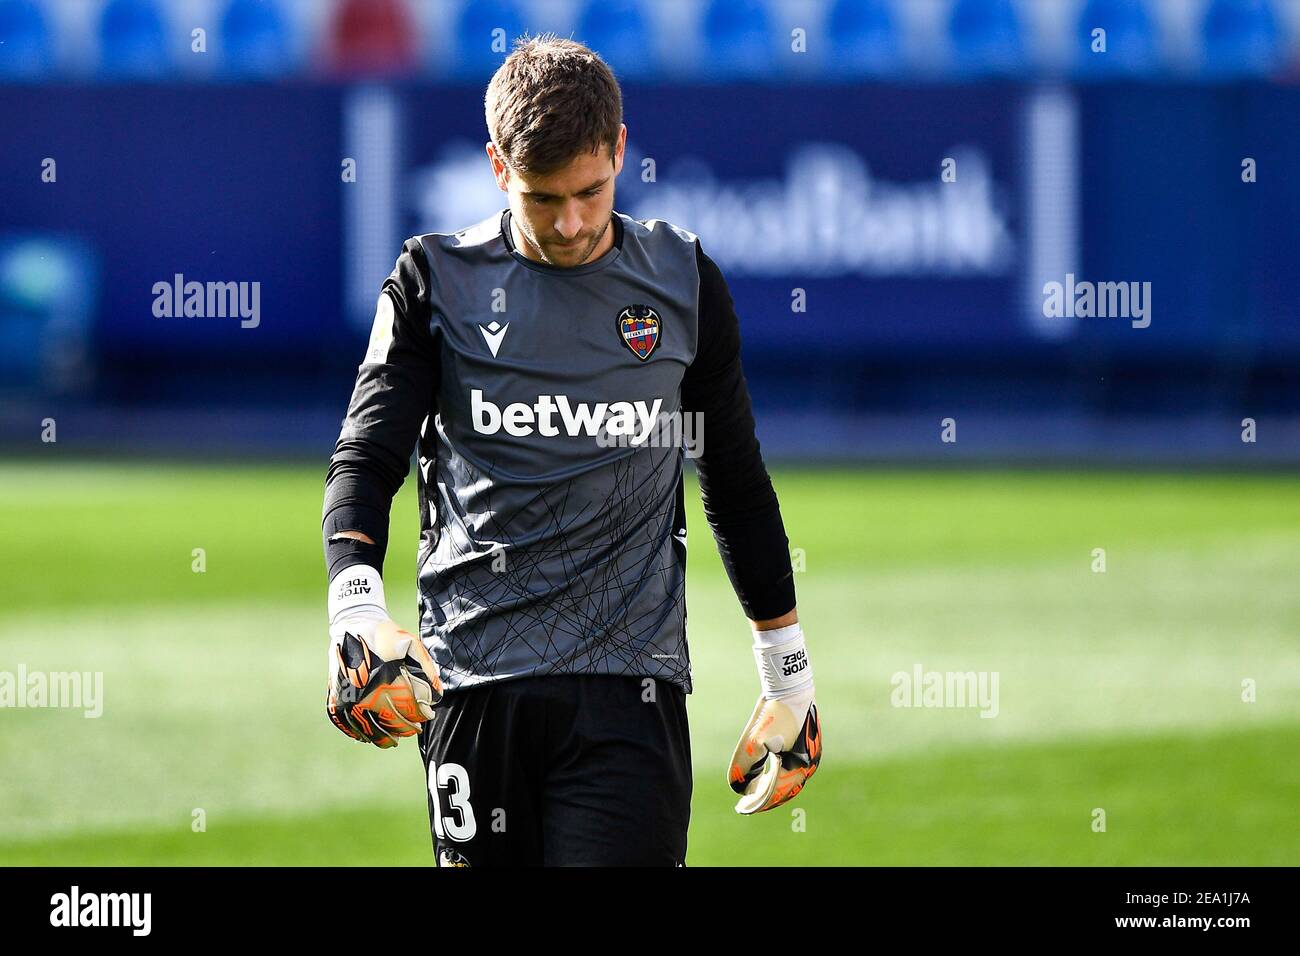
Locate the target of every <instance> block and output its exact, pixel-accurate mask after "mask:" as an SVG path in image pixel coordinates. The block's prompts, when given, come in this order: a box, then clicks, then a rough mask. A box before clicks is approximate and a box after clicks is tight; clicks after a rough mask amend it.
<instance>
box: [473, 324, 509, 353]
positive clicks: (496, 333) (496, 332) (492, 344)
mask: <svg viewBox="0 0 1300 956" xmlns="http://www.w3.org/2000/svg"><path fill="white" fill-rule="evenodd" d="M508 328H510V323H509V322H507V323H506V324H505V325H502V324H501V323H500V322H493V323H491V324H490V325H480V326H479V327H478V330H479V331H480V332H482V333H483V339H484V340H485V341H486V342H487V347H488V348H489V349H491V350H492V357H493V358H496V357H497V349H499V348H501V340H502V339H504V338H505V337H506V329H508Z"/></svg>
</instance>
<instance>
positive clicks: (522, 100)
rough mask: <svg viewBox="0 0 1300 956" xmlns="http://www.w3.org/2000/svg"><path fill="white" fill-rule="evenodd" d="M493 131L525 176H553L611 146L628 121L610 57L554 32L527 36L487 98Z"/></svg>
mask: <svg viewBox="0 0 1300 956" xmlns="http://www.w3.org/2000/svg"><path fill="white" fill-rule="evenodd" d="M483 103H484V108H485V111H486V113H487V126H488V133H489V134H490V135H491V137H492V141H493V142H494V143H496V144H497V149H498V150H499V151H500V153H501V156H502V158H503V159H504V160H505V161H506V163H507V164H508V165H509V166H511V167H512V168H514V169H516V170H519V171H520V172H532V173H540V174H542V175H546V174H548V173H553V172H555V171H556V170H558V169H560V168H562V167H563V166H565V165H566V164H567V163H568V162H569V161H570V160H571V159H572V158H573V157H574V156H576V155H578V154H579V153H580V152H588V153H596V152H598V151H599V149H600V146H601V145H605V146H608V147H609V154H610V156H611V157H612V156H613V155H614V150H615V148H616V147H617V145H618V132H619V126H620V125H621V124H622V122H623V94H622V92H621V91H620V90H619V88H618V81H617V80H616V79H614V74H613V72H612V71H611V70H610V68H609V66H608V65H607V64H606V63H605V61H604V60H602V59H601V58H600V56H599V55H598V54H596V53H595V52H593V51H592V50H591V49H589V48H588V47H586V46H583V45H582V44H581V43H578V42H576V41H574V40H564V39H561V38H560V37H557V36H555V35H554V34H551V33H544V34H542V35H541V36H536V37H529V36H522V37H520V38H519V39H518V40H516V41H515V48H514V51H513V52H511V54H510V55H509V56H508V57H506V61H505V62H504V63H502V64H501V67H500V68H499V69H498V70H497V71H496V74H495V75H494V76H493V77H492V82H490V83H489V84H488V88H487V95H486V96H485V97H484V101H483Z"/></svg>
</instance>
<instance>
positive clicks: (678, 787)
mask: <svg viewBox="0 0 1300 956" xmlns="http://www.w3.org/2000/svg"><path fill="white" fill-rule="evenodd" d="M420 751H421V753H422V754H423V756H424V765H425V771H426V780H427V782H428V787H429V819H430V825H431V828H432V831H433V843H434V852H435V854H436V856H437V861H438V865H439V866H540V865H546V866H681V865H684V864H685V861H686V827H687V824H688V823H689V822H690V815H691V743H690V737H689V734H688V729H687V724H686V694H685V692H684V691H683V690H682V689H681V688H680V687H679V686H677V685H676V684H671V683H668V682H666V681H655V680H652V679H650V678H641V677H620V676H614V675H606V674H582V675H548V676H544V677H527V678H518V679H515V680H506V681H500V682H494V683H489V684H483V685H480V686H477V687H471V688H468V689H465V690H459V691H451V692H449V693H448V694H447V696H446V697H445V698H444V699H443V702H442V703H441V704H440V705H439V706H438V708H437V716H436V717H435V718H434V719H433V720H431V721H429V722H428V723H426V724H425V725H424V728H423V730H422V731H421V733H420Z"/></svg>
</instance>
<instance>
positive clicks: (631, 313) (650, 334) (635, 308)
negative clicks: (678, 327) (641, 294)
mask: <svg viewBox="0 0 1300 956" xmlns="http://www.w3.org/2000/svg"><path fill="white" fill-rule="evenodd" d="M659 328H660V322H659V313H658V312H656V311H655V310H654V309H652V308H650V306H648V305H629V306H628V307H627V308H626V309H624V310H623V311H622V312H620V313H619V314H618V334H619V335H621V336H622V337H623V344H624V345H626V346H627V347H628V348H630V349H631V350H632V354H633V355H635V356H636V357H637V358H639V359H640V360H641V361H643V362H644V361H645V360H646V359H648V358H649V357H650V353H651V352H653V351H654V350H655V346H657V345H658V344H659Z"/></svg>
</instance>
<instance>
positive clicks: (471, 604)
mask: <svg viewBox="0 0 1300 956" xmlns="http://www.w3.org/2000/svg"><path fill="white" fill-rule="evenodd" d="M509 216H510V213H509V211H508V210H507V211H504V212H502V213H497V214H494V215H493V216H492V217H491V218H489V219H487V220H485V221H483V222H481V223H479V224H478V225H475V226H473V227H471V228H468V229H465V230H463V231H461V232H458V233H454V234H442V233H433V234H429V235H423V236H417V237H414V238H411V239H408V240H407V241H406V243H405V244H404V246H403V249H402V254H401V256H400V257H399V259H398V261H397V266H396V268H394V270H393V272H392V274H391V275H390V276H389V277H388V279H387V280H386V281H385V282H384V285H383V289H382V292H381V295H380V297H379V304H378V308H377V314H376V318H375V323H374V328H373V330H372V333H371V337H370V341H369V343H368V345H367V349H366V355H365V358H364V360H363V362H362V364H361V367H360V369H359V370H358V373H357V380H356V386H355V389H354V391H353V394H352V400H351V403H350V405H349V406H348V412H347V417H346V419H345V420H344V422H343V428H342V431H341V433H340V435H339V440H338V444H337V446H336V448H335V452H334V456H333V458H332V460H331V462H330V468H329V474H328V477H327V483H326V496H325V514H324V531H325V537H326V553H327V561H328V563H329V565H330V573H331V575H333V574H334V573H337V572H338V571H339V570H342V569H343V568H346V567H347V566H349V565H351V564H360V563H367V564H372V565H374V566H375V567H381V566H382V560H383V555H384V550H385V547H386V542H387V527H388V511H389V507H390V504H391V500H392V496H393V494H394V492H395V491H396V490H397V488H398V487H399V486H400V484H401V482H402V480H403V478H404V477H405V475H406V473H407V471H408V470H409V466H410V455H411V450H412V447H413V446H414V447H416V448H417V451H418V459H417V460H418V466H419V501H420V514H421V537H420V546H419V552H418V562H419V572H418V579H419V590H420V635H421V637H422V639H423V640H424V642H425V643H426V645H427V646H428V648H429V651H430V653H431V654H432V655H433V657H434V659H435V660H436V661H437V663H438V665H439V667H440V668H441V670H442V676H443V681H444V683H445V684H446V686H447V688H448V689H450V690H454V689H456V688H458V687H467V686H471V685H474V684H480V683H484V682H487V681H493V680H503V679H508V678H512V677H522V676H529V675H544V674H575V673H581V674H590V673H607V674H622V675H638V676H647V677H654V678H661V679H666V680H670V681H673V682H675V683H677V684H680V685H681V686H683V687H684V688H685V689H686V690H687V691H688V692H689V691H690V689H691V672H690V659H689V655H688V651H687V644H686V598H685V581H686V523H685V509H684V502H683V480H682V474H683V467H684V458H685V451H684V448H683V443H682V438H683V436H685V437H686V438H687V439H689V441H690V443H691V447H692V449H693V450H692V452H691V453H692V456H693V457H695V461H696V468H697V470H698V472H699V476H700V486H701V492H702V496H703V501H704V509H705V514H706V516H707V518H708V521H709V523H710V525H711V527H712V529H713V532H714V536H715V538H716V540H717V543H718V547H719V550H720V551H721V554H722V557H723V561H724V564H725V565H726V568H727V571H728V574H729V575H730V577H731V581H732V583H733V585H734V587H735V589H736V593H737V595H738V597H739V598H740V602H741V606H742V607H743V609H744V611H745V613H746V614H747V616H749V617H750V618H752V619H765V618H772V617H778V616H780V615H782V614H785V613H786V612H788V611H790V610H791V609H792V608H793V607H794V604H795V600H794V585H793V580H792V575H791V566H790V556H789V550H788V542H787V540H786V536H785V532H784V528H783V526H782V522H781V515H780V509H779V506H778V503H777V499H776V495H775V493H774V491H773V489H772V484H771V481H770V479H769V477H768V474H767V470H766V468H765V467H764V465H763V461H762V457H761V455H760V452H759V445H758V441H757V439H756V438H755V435H754V418H753V413H752V410H751V406H750V398H749V392H748V388H747V387H746V384H745V378H744V374H743V372H742V369H741V359H740V332H739V323H738V320H737V317H736V313H735V309H734V306H733V303H732V300H731V296H730V294H729V292H728V291H727V287H726V283H725V282H724V280H723V278H722V275H721V273H720V272H719V271H718V268H717V266H716V265H715V264H714V263H713V262H712V261H711V260H710V259H709V258H708V257H707V256H706V255H705V254H704V252H703V250H702V249H701V248H700V243H699V240H698V239H697V237H696V236H694V235H692V234H691V233H689V232H686V231H685V230H682V229H680V228H678V227H676V226H673V225H671V224H669V223H667V222H663V221H660V220H647V221H644V222H643V221H639V220H634V219H632V218H630V217H628V216H625V215H623V214H621V213H617V212H616V213H615V214H614V216H613V219H612V223H611V225H612V228H613V229H614V244H613V246H612V247H611V248H610V250H609V251H608V252H607V253H605V254H604V255H603V256H601V257H599V258H598V259H595V260H593V261H590V262H587V263H584V264H583V265H580V266H576V267H573V268H559V267H554V266H550V265H547V264H545V263H541V262H537V261H534V260H532V259H529V258H527V257H526V256H524V255H523V254H522V253H521V252H519V251H518V250H517V249H515V248H514V245H513V243H512V241H511V235H510V226H509ZM349 530H350V531H362V532H365V533H366V534H368V535H369V536H370V537H372V538H373V539H374V540H375V541H376V542H377V545H376V546H374V547H371V546H368V545H364V544H361V543H360V542H356V541H354V540H351V539H344V540H342V541H340V540H335V541H333V542H331V541H330V538H331V536H332V535H334V534H336V533H337V532H339V531H349Z"/></svg>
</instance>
